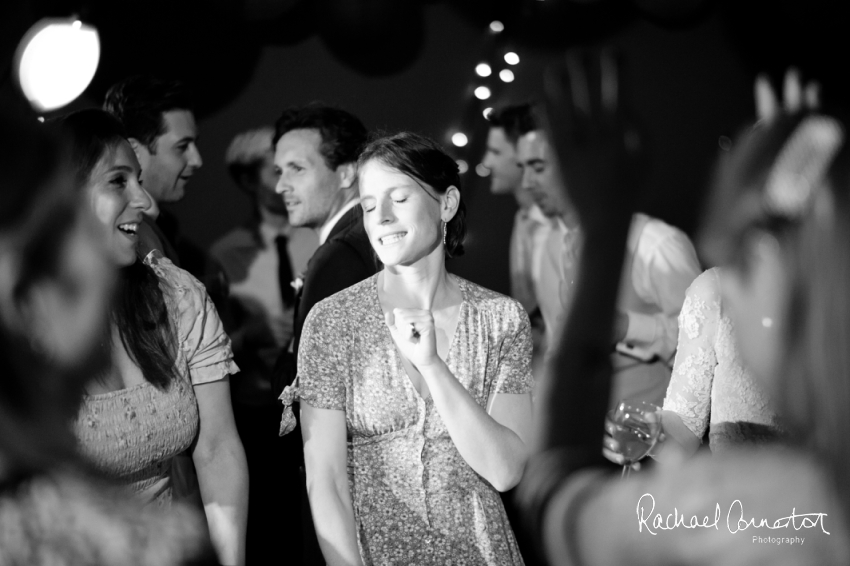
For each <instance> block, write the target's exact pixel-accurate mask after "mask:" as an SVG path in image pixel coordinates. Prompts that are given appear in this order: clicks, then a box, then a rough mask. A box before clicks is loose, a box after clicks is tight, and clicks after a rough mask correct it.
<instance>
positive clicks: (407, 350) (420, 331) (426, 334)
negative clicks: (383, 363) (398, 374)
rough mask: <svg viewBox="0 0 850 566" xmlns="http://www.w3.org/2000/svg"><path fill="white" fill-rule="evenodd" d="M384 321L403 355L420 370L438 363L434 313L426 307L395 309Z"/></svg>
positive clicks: (386, 314)
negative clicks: (425, 308)
mask: <svg viewBox="0 0 850 566" xmlns="http://www.w3.org/2000/svg"><path fill="white" fill-rule="evenodd" d="M384 321H385V322H386V324H387V328H389V330H390V334H391V335H392V337H393V341H394V342H395V344H396V346H398V349H399V351H400V352H401V353H402V355H403V356H404V357H405V358H407V359H408V361H410V363H412V364H413V365H414V366H415V367H416V368H417V369H418V370H420V371H421V370H422V368H424V367H428V366H431V365H434V364H435V363H438V362H439V361H441V360H440V357H439V355H438V354H437V334H436V332H435V328H434V315H433V314H431V311H430V310H424V309H393V310H392V311H391V312H386V313H384Z"/></svg>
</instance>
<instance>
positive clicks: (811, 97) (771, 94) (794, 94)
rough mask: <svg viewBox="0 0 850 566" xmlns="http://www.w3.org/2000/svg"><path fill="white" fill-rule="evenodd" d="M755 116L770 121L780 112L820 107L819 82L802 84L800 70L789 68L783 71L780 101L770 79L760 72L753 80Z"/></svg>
mask: <svg viewBox="0 0 850 566" xmlns="http://www.w3.org/2000/svg"><path fill="white" fill-rule="evenodd" d="M755 99H756V116H757V117H758V119H759V120H760V121H770V120H772V119H773V118H775V117H776V116H777V115H778V114H779V113H780V112H783V111H784V112H788V113H794V112H799V111H801V110H817V109H818V108H819V107H820V84H818V83H816V82H810V83H807V84H804V83H803V81H802V80H801V78H800V71H798V70H797V69H795V68H793V67H792V68H790V69H788V71H787V72H786V73H785V78H784V80H783V83H782V100H781V101H780V100H779V99H778V98H777V96H776V92H775V91H774V90H773V87H772V86H771V85H770V80H769V79H768V78H767V76H766V75H764V74H760V75H759V76H758V77H756V82H755Z"/></svg>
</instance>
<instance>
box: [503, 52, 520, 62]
mask: <svg viewBox="0 0 850 566" xmlns="http://www.w3.org/2000/svg"><path fill="white" fill-rule="evenodd" d="M505 63H507V64H508V65H517V64H518V63H519V55H517V54H516V53H514V52H513V51H508V52H507V53H505Z"/></svg>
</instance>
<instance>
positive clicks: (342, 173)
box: [336, 162, 357, 189]
mask: <svg viewBox="0 0 850 566" xmlns="http://www.w3.org/2000/svg"><path fill="white" fill-rule="evenodd" d="M336 172H337V174H339V180H340V186H341V187H342V188H343V189H348V188H349V187H351V186H352V185H353V184H354V181H356V180H357V165H356V164H355V163H353V162H352V163H343V164H342V165H340V166H339V167H337V168H336Z"/></svg>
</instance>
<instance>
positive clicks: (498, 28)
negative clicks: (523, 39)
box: [490, 20, 505, 33]
mask: <svg viewBox="0 0 850 566" xmlns="http://www.w3.org/2000/svg"><path fill="white" fill-rule="evenodd" d="M490 31H492V32H493V33H502V32H503V31H505V24H503V23H502V22H500V21H499V20H493V21H492V22H490Z"/></svg>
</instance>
